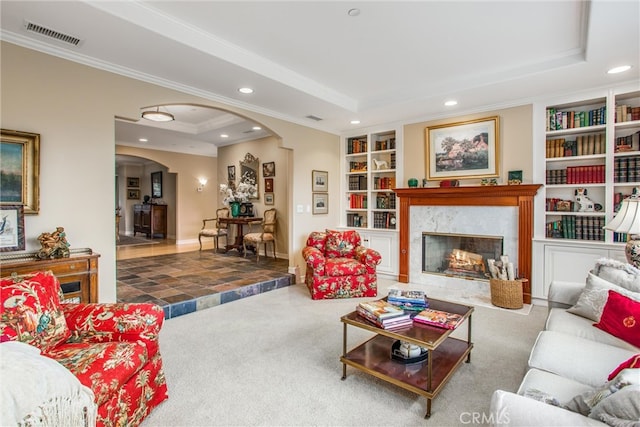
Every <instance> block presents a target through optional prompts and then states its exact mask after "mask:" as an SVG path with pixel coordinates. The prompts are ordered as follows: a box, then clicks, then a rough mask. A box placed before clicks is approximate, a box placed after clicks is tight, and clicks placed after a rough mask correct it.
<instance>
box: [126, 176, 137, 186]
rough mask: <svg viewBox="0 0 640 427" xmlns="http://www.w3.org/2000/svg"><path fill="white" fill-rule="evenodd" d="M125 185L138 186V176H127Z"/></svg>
mask: <svg viewBox="0 0 640 427" xmlns="http://www.w3.org/2000/svg"><path fill="white" fill-rule="evenodd" d="M127 187H133V188H138V187H140V178H138V177H127Z"/></svg>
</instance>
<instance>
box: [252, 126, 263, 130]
mask: <svg viewBox="0 0 640 427" xmlns="http://www.w3.org/2000/svg"><path fill="white" fill-rule="evenodd" d="M251 129H253V130H262V128H261V127H260V126H254V127H252V128H251Z"/></svg>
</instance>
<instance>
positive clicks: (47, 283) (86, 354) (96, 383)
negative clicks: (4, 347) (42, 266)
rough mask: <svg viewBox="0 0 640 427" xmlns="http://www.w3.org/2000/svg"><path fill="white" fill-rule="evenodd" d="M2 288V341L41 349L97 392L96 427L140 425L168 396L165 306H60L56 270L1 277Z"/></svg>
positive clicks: (0, 331)
mask: <svg viewBox="0 0 640 427" xmlns="http://www.w3.org/2000/svg"><path fill="white" fill-rule="evenodd" d="M0 289H1V291H2V293H1V295H0V302H1V303H2V305H1V306H0V341H1V342H5V341H22V342H24V343H27V344H30V345H32V346H35V347H38V348H39V349H40V350H41V352H42V354H43V355H44V356H47V357H49V358H52V359H54V360H56V361H58V362H59V363H60V364H62V365H63V366H64V367H66V368H67V369H68V370H69V371H71V373H73V374H74V375H75V376H76V377H77V378H78V380H80V382H81V383H82V384H83V385H85V386H86V387H89V388H90V389H91V390H92V391H93V394H94V396H95V401H96V404H97V406H98V415H97V421H96V425H98V426H124V425H126V426H137V425H138V424H140V423H141V422H142V420H143V419H144V418H145V417H146V416H147V415H148V414H149V413H150V412H151V410H152V409H153V408H154V407H156V406H157V405H158V404H159V403H160V402H162V401H163V400H165V399H166V398H167V385H166V382H165V377H164V371H163V369H162V359H161V357H160V352H159V346H158V334H159V332H160V328H161V327H162V324H163V321H164V312H163V310H162V308H161V307H159V306H157V305H155V304H147V303H143V304H124V303H113V304H75V303H61V300H62V299H61V296H62V294H61V289H60V283H59V282H58V279H57V278H56V277H55V276H54V275H53V273H51V272H50V271H48V272H36V273H33V274H29V275H24V276H12V277H5V278H2V279H1V281H0ZM0 345H1V344H0Z"/></svg>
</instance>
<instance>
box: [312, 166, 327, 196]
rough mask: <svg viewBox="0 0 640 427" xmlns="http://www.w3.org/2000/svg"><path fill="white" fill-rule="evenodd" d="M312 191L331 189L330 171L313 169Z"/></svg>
mask: <svg viewBox="0 0 640 427" xmlns="http://www.w3.org/2000/svg"><path fill="white" fill-rule="evenodd" d="M311 191H312V192H314V193H316V192H324V193H326V192H328V191H329V172H327V171H316V170H314V171H311Z"/></svg>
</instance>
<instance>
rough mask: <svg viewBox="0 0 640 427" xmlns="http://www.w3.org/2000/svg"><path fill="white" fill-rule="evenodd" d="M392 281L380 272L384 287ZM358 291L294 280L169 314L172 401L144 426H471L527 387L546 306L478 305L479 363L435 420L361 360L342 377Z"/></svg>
mask: <svg viewBox="0 0 640 427" xmlns="http://www.w3.org/2000/svg"><path fill="white" fill-rule="evenodd" d="M393 284H394V282H391V281H385V280H381V281H380V292H379V297H382V296H384V295H386V292H387V291H386V290H387V288H388V287H389V286H390V285H393ZM370 299H374V298H370ZM358 301H361V300H360V299H347V300H324V301H313V300H311V298H310V297H309V293H308V291H307V289H306V287H305V286H304V285H294V286H289V287H286V288H283V289H278V290H274V291H271V292H268V293H264V294H260V295H258V296H254V297H250V298H244V299H241V300H238V301H234V302H232V303H229V304H224V305H221V306H217V307H214V308H210V309H206V310H201V311H197V312H195V313H191V314H188V315H185V316H181V317H177V318H174V319H170V320H167V321H166V323H165V326H164V328H163V330H162V332H161V337H160V348H161V352H162V355H163V359H164V366H165V371H166V377H167V382H168V386H169V399H168V400H167V401H166V402H164V403H162V404H161V405H160V406H159V407H158V408H156V409H155V410H154V412H153V413H152V414H151V415H150V416H149V417H148V418H147V419H146V420H145V422H144V423H143V426H178V425H180V426H188V425H189V426H210V425H218V426H254V425H265V426H424V425H431V426H456V425H468V424H469V420H470V419H471V417H473V416H476V417H478V416H479V417H482V415H481V414H485V415H486V416H488V411H489V403H490V399H491V393H492V392H493V390H495V389H498V388H500V389H505V390H511V391H514V390H516V389H517V387H518V385H519V383H520V381H521V379H522V377H523V375H524V373H525V371H526V365H527V359H528V355H529V351H530V349H531V347H532V345H533V342H534V340H535V337H536V336H537V334H538V331H540V330H541V329H542V327H543V325H544V319H545V317H546V311H547V310H546V308H545V307H539V306H534V307H533V308H532V309H531V313H530V314H529V315H519V314H515V313H511V312H509V311H507V310H494V309H490V308H486V307H482V306H478V307H477V308H476V311H475V312H474V315H473V341H474V344H475V347H474V349H473V351H472V355H471V363H469V364H463V365H462V366H461V368H460V369H459V370H458V371H457V372H456V373H455V374H454V375H453V377H452V378H451V380H450V382H449V383H448V384H447V385H446V386H445V387H444V389H443V391H442V392H441V393H440V395H439V396H437V398H436V399H435V400H434V401H433V405H432V416H431V418H430V419H429V420H428V421H425V419H424V415H425V412H426V399H425V398H423V397H420V396H418V395H415V394H413V393H410V392H408V391H405V390H403V389H401V388H399V387H397V386H394V385H392V384H387V383H385V382H383V381H381V380H378V379H376V378H374V377H372V376H369V375H367V374H364V373H362V372H359V371H356V370H355V369H353V368H348V369H347V379H346V380H345V381H341V379H340V378H341V376H342V364H341V363H340V361H339V357H340V355H341V353H342V323H341V322H340V320H339V319H340V316H341V315H343V314H346V313H347V312H349V311H352V310H354V309H355V306H356V304H357V303H358ZM460 329H461V330H459V331H456V334H458V332H460V333H461V334H462V333H464V332H466V328H465V327H463V328H460ZM348 334H349V347H353V346H355V345H357V344H359V343H361V342H362V341H364V340H365V339H367V338H368V337H370V336H371V334H370V333H369V332H367V331H363V330H359V329H356V328H352V327H349V330H348ZM461 336H462V335H461ZM407 369H409V370H410V369H411V367H410V366H408V367H407ZM474 414H480V415H474ZM480 419H481V418H480ZM475 425H477V424H475Z"/></svg>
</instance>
